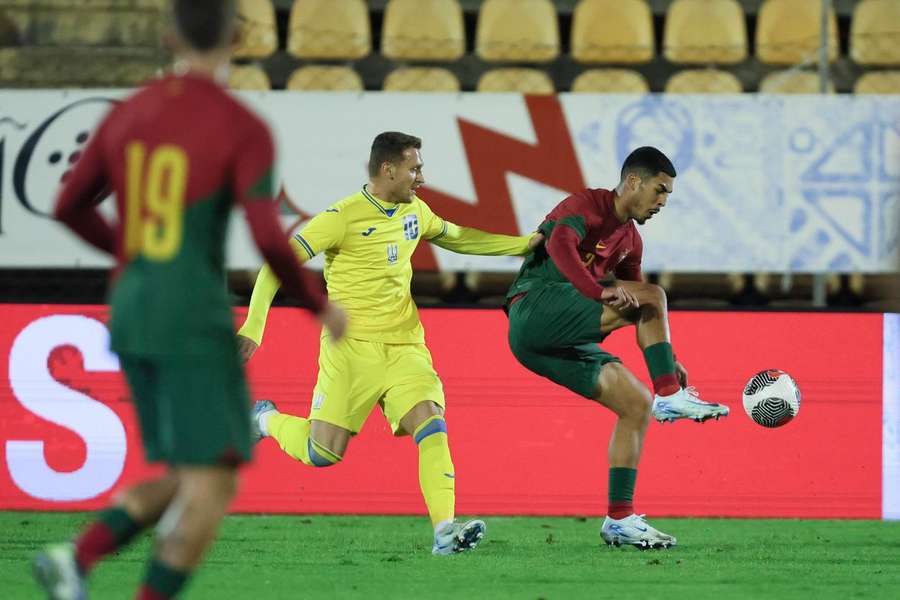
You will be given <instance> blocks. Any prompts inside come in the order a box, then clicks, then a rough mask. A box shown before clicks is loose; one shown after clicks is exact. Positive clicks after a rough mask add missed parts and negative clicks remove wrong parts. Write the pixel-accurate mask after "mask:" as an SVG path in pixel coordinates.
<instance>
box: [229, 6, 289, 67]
mask: <svg viewBox="0 0 900 600" xmlns="http://www.w3.org/2000/svg"><path fill="white" fill-rule="evenodd" d="M238 23H239V27H238V43H237V46H236V47H235V49H234V57H235V58H266V57H267V56H271V55H272V54H273V53H274V52H275V50H277V49H278V34H277V32H276V30H275V7H274V6H272V1H271V0H240V1H239V2H238Z"/></svg>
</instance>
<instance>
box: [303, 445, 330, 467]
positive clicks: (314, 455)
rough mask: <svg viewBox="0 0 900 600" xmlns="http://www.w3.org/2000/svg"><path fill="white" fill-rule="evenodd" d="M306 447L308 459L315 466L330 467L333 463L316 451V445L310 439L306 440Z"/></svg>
mask: <svg viewBox="0 0 900 600" xmlns="http://www.w3.org/2000/svg"><path fill="white" fill-rule="evenodd" d="M306 448H307V450H308V451H309V461H310V462H311V463H312V464H313V466H316V467H330V466H331V465H333V464H334V463H333V462H331V460H329V459H328V458H327V457H325V456H322V455H321V454H319V453H318V452H316V446H315V444H313V441H312V440H307V442H306Z"/></svg>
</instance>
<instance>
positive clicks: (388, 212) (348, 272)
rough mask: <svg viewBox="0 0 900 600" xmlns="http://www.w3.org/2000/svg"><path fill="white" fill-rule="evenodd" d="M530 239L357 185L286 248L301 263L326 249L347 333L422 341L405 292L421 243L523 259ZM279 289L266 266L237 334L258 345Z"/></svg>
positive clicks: (331, 292)
mask: <svg viewBox="0 0 900 600" xmlns="http://www.w3.org/2000/svg"><path fill="white" fill-rule="evenodd" d="M530 238H531V236H530V235H527V236H510V235H499V234H493V233H487V232H485V231H481V230H478V229H472V228H470V227H460V226H458V225H455V224H454V223H451V222H449V221H446V220H444V219H442V218H440V217H439V216H437V215H436V214H434V213H433V212H432V211H431V209H430V208H429V207H428V205H427V204H425V202H423V201H422V200H421V199H420V198H418V197H414V198H413V200H412V202H410V203H397V204H393V203H388V202H385V201H383V200H380V199H378V198H376V197H375V196H374V195H372V194H371V193H369V192H368V190H367V189H366V186H363V188H362V190H361V191H359V192H357V193H356V194H353V195H352V196H348V197H347V198H344V199H343V200H341V201H339V202H337V203H335V204H334V205H332V206H331V207H329V208H328V209H326V210H325V211H323V212H321V213H319V214H318V215H316V216H315V217H313V218H312V219H310V221H309V222H308V223H307V224H306V226H305V227H303V229H302V230H301V231H300V232H299V233H298V234H296V235H295V236H294V237H293V238H292V240H291V246H292V247H293V248H294V251H295V252H296V254H297V258H298V259H299V260H300V261H301V262H306V261H307V260H309V259H311V258H312V257H314V256H316V255H317V254H319V253H321V252H324V253H325V281H326V283H327V287H328V297H329V300H331V301H332V302H335V303H337V304H339V305H340V306H341V307H343V309H344V310H345V311H346V312H347V318H348V326H347V334H346V335H347V337H350V338H354V339H359V340H368V341H375V342H383V343H388V344H410V343H423V342H424V341H425V331H424V329H423V328H422V323H421V321H420V320H419V311H418V309H417V308H416V304H415V302H413V298H412V293H411V292H410V281H411V280H412V273H413V269H412V263H411V258H412V254H413V252H414V251H415V249H416V246H418V245H419V242H420V241H421V240H423V239H425V240H429V241H431V242H433V243H435V244H437V245H438V246H440V247H442V248H446V249H448V250H452V251H454V252H459V253H462V254H481V255H492V256H502V255H505V256H521V255H524V254H527V253H528V241H529V239H530ZM279 286H280V283H279V281H278V278H277V277H276V276H275V274H274V273H273V272H272V271H271V269H269V267H268V265H266V266H264V267H263V269H262V270H261V271H260V273H259V276H258V277H257V280H256V285H255V286H254V288H253V295H252V297H251V299H250V310H249V312H248V314H247V320H246V321H245V322H244V325H243V326H242V327H241V329H240V331H238V333H239V334H240V335H243V336H245V337H248V338H250V339H252V340H253V341H255V342H256V343H257V344H259V343H261V341H262V334H263V329H264V328H265V324H266V316H267V314H268V311H269V307H270V306H271V304H272V299H273V298H274V297H275V292H276V291H277V290H278V287H279Z"/></svg>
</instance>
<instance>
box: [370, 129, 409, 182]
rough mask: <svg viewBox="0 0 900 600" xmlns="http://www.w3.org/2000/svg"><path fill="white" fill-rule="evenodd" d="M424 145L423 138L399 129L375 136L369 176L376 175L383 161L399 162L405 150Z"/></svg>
mask: <svg viewBox="0 0 900 600" xmlns="http://www.w3.org/2000/svg"><path fill="white" fill-rule="evenodd" d="M421 147H422V140H421V138H417V137H416V136H414V135H407V134H405V133H400V132H399V131H385V132H384V133H379V134H378V135H376V136H375V140H374V141H373V142H372V152H371V153H370V154H369V176H370V177H375V176H376V175H378V172H379V171H380V170H381V165H382V164H383V163H386V162H389V163H395V164H396V163H398V162H400V161H401V160H403V151H404V150H408V149H409V148H415V149H416V150H418V149H420V148H421Z"/></svg>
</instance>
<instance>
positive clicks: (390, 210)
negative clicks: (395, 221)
mask: <svg viewBox="0 0 900 600" xmlns="http://www.w3.org/2000/svg"><path fill="white" fill-rule="evenodd" d="M368 185H369V184H364V185H363V187H362V194H363V196H365V197H366V200H368V201H369V202H371V203H372V204H374V205H375V208H377V209H378V210H379V211H381V213H382V214H383V215H384V216H386V217H387V218H391V217H393V216H394V213H396V212H397V209H398V208H400V205H399V204H395V205H394V206H393V207H387V206H384V205H382V203H381V201H380V200H378V199H377V198H375V196H374V195H373V194H370V193H369V190H368V188H367V186H368Z"/></svg>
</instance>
